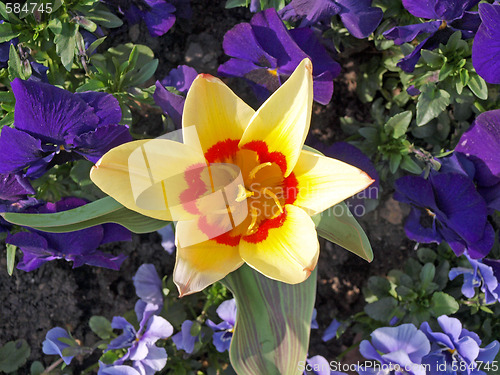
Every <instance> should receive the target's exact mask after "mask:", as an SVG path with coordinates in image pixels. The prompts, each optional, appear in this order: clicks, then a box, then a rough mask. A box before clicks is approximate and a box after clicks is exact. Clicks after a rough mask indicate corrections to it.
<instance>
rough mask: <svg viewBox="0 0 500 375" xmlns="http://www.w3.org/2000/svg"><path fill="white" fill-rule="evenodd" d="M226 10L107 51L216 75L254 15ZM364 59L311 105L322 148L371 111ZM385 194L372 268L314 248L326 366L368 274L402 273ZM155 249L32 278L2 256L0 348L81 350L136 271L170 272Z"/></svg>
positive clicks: (237, 86) (369, 225)
mask: <svg viewBox="0 0 500 375" xmlns="http://www.w3.org/2000/svg"><path fill="white" fill-rule="evenodd" d="M224 3H225V1H219V2H211V4H210V6H209V7H208V6H207V2H206V1H202V0H191V4H192V9H193V18H192V19H191V20H188V21H187V20H182V19H178V20H177V22H176V24H175V26H174V28H173V29H172V30H170V31H169V32H168V33H167V34H166V35H164V36H163V37H160V38H152V37H150V36H149V33H148V32H147V29H146V27H145V25H143V24H140V25H134V26H132V27H128V26H127V25H124V26H123V27H121V28H119V29H116V30H112V31H111V33H110V35H109V37H108V42H107V43H108V44H112V45H117V44H120V43H124V42H130V41H132V42H134V43H137V44H146V45H148V46H149V47H151V48H152V49H153V51H154V52H155V55H156V56H157V58H158V59H159V60H160V64H159V68H158V71H157V72H156V75H155V78H156V79H162V78H163V77H164V76H165V75H166V74H168V72H169V71H170V70H171V69H172V68H176V67H177V66H178V65H180V64H187V65H190V66H192V67H194V68H196V69H197V71H198V72H205V73H210V74H213V75H216V73H217V67H218V65H219V64H221V63H223V62H224V61H226V59H227V57H226V56H225V55H224V53H223V51H222V40H223V36H224V34H225V32H226V31H227V30H229V29H230V28H231V27H233V26H234V25H236V24H237V23H240V22H246V21H248V20H250V18H251V16H252V15H251V13H250V12H249V11H248V10H247V9H245V8H237V9H229V10H227V9H224V7H223V4H224ZM104 48H106V46H104ZM362 59H363V53H358V54H357V55H354V56H350V57H349V58H345V60H343V56H342V55H341V56H339V61H340V62H341V65H342V66H343V67H344V70H343V72H342V74H341V76H339V77H338V78H337V79H336V80H335V92H334V96H333V99H332V101H331V103H330V104H328V105H327V106H320V105H315V107H314V113H313V119H312V129H313V133H314V134H316V135H317V136H319V137H320V138H321V139H322V140H323V141H325V142H327V143H331V142H333V141H337V140H342V139H344V138H345V136H344V135H343V134H342V131H341V130H340V125H339V119H340V117H342V116H346V115H349V116H352V117H355V118H356V119H357V120H358V121H366V122H368V121H369V120H370V117H369V116H370V115H369V106H368V105H366V104H363V103H361V102H360V101H359V99H358V98H357V96H356V93H355V86H356V76H357V74H356V66H359V63H360V61H361V60H362ZM226 82H227V83H228V85H229V86H230V87H231V88H233V90H234V91H235V92H236V93H237V94H238V95H239V96H241V97H242V98H243V99H244V100H245V101H247V102H248V103H249V104H250V105H252V106H254V107H255V106H256V105H257V102H256V100H255V98H254V97H253V95H252V93H251V90H249V89H248V87H246V85H245V84H242V83H241V82H239V81H237V80H234V79H228V80H226ZM135 115H139V116H142V120H143V121H142V123H143V124H144V123H145V124H146V125H145V126H146V127H147V129H146V132H147V133H148V134H151V135H152V136H155V134H154V133H155V131H157V129H158V128H159V127H161V118H160V116H159V115H158V112H157V110H155V109H151V111H150V112H149V113H148V112H146V113H142V114H135ZM390 195H391V191H390V190H389V189H388V188H386V189H385V190H384V194H383V195H382V196H381V197H380V204H379V206H378V208H377V209H376V210H375V211H373V212H371V213H368V214H367V215H365V216H363V217H362V218H360V222H361V225H362V226H363V228H364V229H365V231H366V233H367V235H368V238H370V241H371V244H372V247H373V252H374V255H375V260H374V261H373V262H372V263H370V264H369V263H367V262H365V261H364V260H362V259H360V258H358V257H357V256H356V255H354V254H351V253H349V252H347V251H346V250H343V249H342V248H340V247H338V246H336V245H333V244H332V243H329V242H327V241H324V240H322V241H321V255H320V259H319V272H318V292H317V301H316V308H317V310H318V315H317V320H318V322H319V326H320V328H319V330H317V331H313V332H312V334H311V346H310V351H309V354H310V356H312V355H316V354H321V355H323V356H324V357H325V358H326V359H327V360H329V361H330V360H334V359H335V357H336V356H337V355H338V354H340V353H341V352H342V351H343V350H345V349H346V348H347V347H349V346H350V345H352V343H353V342H354V341H355V340H359V338H358V337H355V336H354V334H347V335H344V336H343V337H342V338H341V340H336V339H333V340H331V341H329V342H328V343H324V342H322V341H321V335H322V333H323V330H324V329H325V328H326V327H327V326H328V325H329V324H330V322H331V320H332V319H333V318H337V319H338V320H343V319H346V318H347V317H349V316H351V315H352V314H354V313H356V312H359V311H362V309H363V305H364V300H363V296H362V288H363V285H364V283H365V282H366V280H367V279H368V277H369V276H371V275H383V274H385V273H386V272H387V271H388V270H390V269H391V268H395V267H398V266H400V265H401V263H402V261H403V260H404V259H406V258H407V257H408V256H409V254H410V252H411V249H412V247H413V246H412V244H411V242H410V241H409V240H408V239H407V238H406V236H405V234H404V231H403V226H402V221H403V217H404V214H405V209H404V208H402V207H401V206H400V205H399V204H398V203H397V202H395V201H393V200H392V199H391V198H390ZM160 242H161V241H160V237H159V235H158V234H156V233H152V234H148V235H134V237H133V241H132V242H130V243H120V244H118V245H115V247H114V248H112V247H109V246H108V247H107V248H106V249H107V250H109V249H111V250H112V251H114V252H123V253H126V254H128V256H129V257H128V259H127V260H126V261H125V262H124V263H123V266H122V269H121V270H120V271H119V272H116V271H112V270H107V269H101V268H93V267H89V266H83V267H80V268H77V269H72V268H71V264H69V263H68V262H66V261H64V260H60V261H53V262H50V263H47V264H45V265H43V266H42V267H40V268H39V269H37V270H35V271H33V272H30V273H26V272H23V271H19V270H15V271H14V274H13V276H12V277H9V276H8V275H7V272H6V261H5V257H2V258H1V259H0V295H1V296H2V303H1V304H0V344H4V343H5V342H7V341H9V340H16V339H19V338H24V339H26V340H27V341H28V344H29V345H30V346H31V355H30V360H29V363H31V361H33V360H41V361H42V362H43V363H44V365H46V366H47V365H50V363H51V361H53V360H54V357H51V358H47V357H46V356H43V354H42V352H41V343H42V341H43V340H44V338H45V334H46V332H47V331H48V330H49V329H51V328H53V327H55V326H61V327H65V328H68V329H69V330H70V331H71V332H72V333H73V335H74V337H76V338H79V339H81V340H82V341H85V342H86V343H88V342H92V340H95V338H94V336H93V334H92V333H91V331H90V329H89V328H88V320H89V318H90V317H91V316H93V315H103V316H106V317H107V318H108V319H111V318H112V317H113V316H115V315H122V314H123V313H124V312H125V311H127V310H130V309H133V306H134V303H135V301H136V296H135V291H134V287H133V284H132V275H133V274H134V273H135V272H136V270H137V268H138V267H139V266H140V265H141V264H143V263H153V264H155V266H156V268H157V270H158V271H159V272H160V274H171V273H172V270H173V265H174V261H175V258H174V256H173V255H169V254H168V253H166V252H165V251H164V250H163V248H162V247H161V244H160ZM2 247H3V245H2ZM2 253H3V252H2ZM349 360H352V361H355V360H357V358H356V357H347V358H345V359H344V361H349ZM26 373H27V372H26Z"/></svg>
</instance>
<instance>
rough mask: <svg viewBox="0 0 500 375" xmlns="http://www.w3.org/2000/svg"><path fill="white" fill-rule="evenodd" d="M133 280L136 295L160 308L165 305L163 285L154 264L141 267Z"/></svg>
mask: <svg viewBox="0 0 500 375" xmlns="http://www.w3.org/2000/svg"><path fill="white" fill-rule="evenodd" d="M132 279H133V280H134V287H135V293H136V294H137V296H138V297H139V298H140V299H142V300H143V301H144V302H146V303H151V304H153V305H157V306H159V307H161V306H162V305H163V292H162V283H161V279H160V277H159V276H158V273H157V272H156V269H155V266H154V265H153V264H143V265H142V266H140V267H139V269H138V270H137V272H136V273H135V276H134V277H133V278H132Z"/></svg>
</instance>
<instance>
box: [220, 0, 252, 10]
mask: <svg viewBox="0 0 500 375" xmlns="http://www.w3.org/2000/svg"><path fill="white" fill-rule="evenodd" d="M249 3H250V0H227V1H226V5H225V7H226V9H231V8H237V7H247V6H248V4H249Z"/></svg>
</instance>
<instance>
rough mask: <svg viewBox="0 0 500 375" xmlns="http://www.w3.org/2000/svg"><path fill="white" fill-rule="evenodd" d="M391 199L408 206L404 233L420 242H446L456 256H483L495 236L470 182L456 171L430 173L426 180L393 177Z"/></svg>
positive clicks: (481, 198) (421, 178)
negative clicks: (396, 178) (408, 212)
mask: <svg viewBox="0 0 500 375" xmlns="http://www.w3.org/2000/svg"><path fill="white" fill-rule="evenodd" d="M395 188H396V193H395V194H394V198H395V199H396V200H399V201H401V202H404V203H408V204H411V205H412V208H411V211H410V214H409V216H408V218H407V220H406V223H405V232H406V235H407V236H408V237H409V238H410V239H412V240H414V241H417V242H421V243H433V242H434V243H441V242H442V241H446V242H448V244H449V245H450V247H451V248H452V249H453V251H454V252H455V254H456V255H457V256H460V255H462V254H464V253H465V251H467V254H468V255H469V256H470V257H471V258H473V259H479V258H483V257H484V256H486V255H487V254H488V253H489V251H490V250H491V248H492V246H493V242H494V238H495V233H494V231H493V227H492V226H491V224H490V223H489V222H488V219H487V215H488V211H487V207H486V203H485V201H484V199H483V197H482V196H481V195H480V194H479V193H478V192H477V191H476V187H475V185H474V183H473V181H472V180H471V179H470V178H469V177H468V176H466V175H463V174H459V173H439V172H436V173H431V175H430V177H429V179H425V178H423V177H419V176H405V177H401V178H399V179H398V180H396V183H395Z"/></svg>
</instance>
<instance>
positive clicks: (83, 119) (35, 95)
mask: <svg viewBox="0 0 500 375" xmlns="http://www.w3.org/2000/svg"><path fill="white" fill-rule="evenodd" d="M11 86H12V91H13V92H14V96H15V98H16V104H15V110H14V128H11V127H4V128H3V129H2V133H1V134H0V173H19V172H24V170H25V169H27V170H26V172H24V173H25V174H26V175H27V176H28V177H31V178H36V177H39V176H41V175H42V174H43V173H44V172H45V171H46V170H47V169H48V168H50V167H51V166H53V165H55V164H60V163H64V162H66V161H69V160H74V159H78V158H81V157H85V158H86V159H88V160H90V161H92V162H94V163H95V162H97V161H98V160H99V158H100V157H101V156H102V155H103V154H104V153H106V152H107V151H109V150H110V149H112V148H113V147H116V146H119V145H120V144H122V143H125V142H129V141H131V140H132V137H131V136H130V133H129V131H128V128H127V127H126V126H123V125H118V123H119V122H120V119H121V110H120V105H119V103H118V101H117V100H116V99H115V98H114V97H113V96H112V95H110V94H106V93H100V92H85V93H76V94H73V93H70V92H69V91H66V90H63V89H60V88H57V87H55V86H52V85H49V84H45V83H42V82H31V81H23V80H21V79H19V78H16V79H15V80H14V81H13V82H12V83H11Z"/></svg>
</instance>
